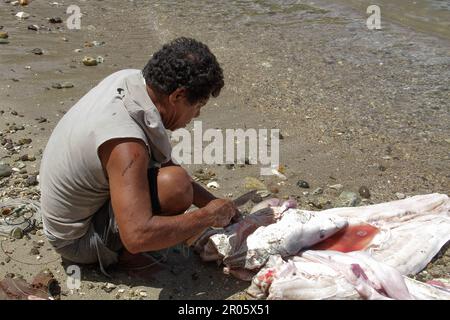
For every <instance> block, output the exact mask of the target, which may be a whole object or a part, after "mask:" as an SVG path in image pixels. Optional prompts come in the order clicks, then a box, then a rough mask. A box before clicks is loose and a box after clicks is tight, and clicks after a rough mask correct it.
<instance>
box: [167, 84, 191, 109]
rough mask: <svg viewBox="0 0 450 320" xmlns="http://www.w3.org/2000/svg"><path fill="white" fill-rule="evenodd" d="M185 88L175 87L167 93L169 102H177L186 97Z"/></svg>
mask: <svg viewBox="0 0 450 320" xmlns="http://www.w3.org/2000/svg"><path fill="white" fill-rule="evenodd" d="M186 93H187V90H186V88H177V89H175V91H173V92H172V93H171V94H170V95H169V102H170V103H171V104H174V105H175V104H177V103H179V102H180V101H183V100H184V99H185V98H186Z"/></svg>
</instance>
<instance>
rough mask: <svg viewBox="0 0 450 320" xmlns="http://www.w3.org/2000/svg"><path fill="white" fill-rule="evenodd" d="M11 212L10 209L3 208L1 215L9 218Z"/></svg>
mask: <svg viewBox="0 0 450 320" xmlns="http://www.w3.org/2000/svg"><path fill="white" fill-rule="evenodd" d="M11 211H12V210H11V208H8V207H6V208H2V210H1V215H2V216H3V217H6V216H9V215H10V214H11Z"/></svg>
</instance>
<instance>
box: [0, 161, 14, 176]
mask: <svg viewBox="0 0 450 320" xmlns="http://www.w3.org/2000/svg"><path fill="white" fill-rule="evenodd" d="M12 173H13V170H12V169H11V167H10V166H8V165H6V164H0V178H4V177H9V176H10V175H11V174H12Z"/></svg>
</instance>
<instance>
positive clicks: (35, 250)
mask: <svg viewBox="0 0 450 320" xmlns="http://www.w3.org/2000/svg"><path fill="white" fill-rule="evenodd" d="M30 254H31V255H32V256H37V255H39V254H40V252H39V249H38V248H31V250H30Z"/></svg>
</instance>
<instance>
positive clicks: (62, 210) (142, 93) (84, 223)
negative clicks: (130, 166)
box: [39, 69, 171, 240]
mask: <svg viewBox="0 0 450 320" xmlns="http://www.w3.org/2000/svg"><path fill="white" fill-rule="evenodd" d="M115 138H137V139H141V140H142V141H143V142H144V143H145V144H146V145H147V149H148V151H149V154H150V156H151V163H149V166H151V165H158V164H159V163H164V162H166V161H168V160H169V159H170V153H171V146H170V140H169V137H168V135H167V133H166V130H165V128H164V125H163V124H162V120H161V117H160V115H159V112H158V110H157V109H156V107H155V105H154V104H153V103H152V101H151V99H150V97H149V96H148V93H147V91H146V85H145V80H144V78H143V76H142V74H141V71H140V70H134V69H129V70H122V71H119V72H116V73H114V74H112V75H110V76H109V77H107V78H105V79H104V80H103V81H101V82H100V83H99V84H98V85H97V86H96V87H95V88H93V89H92V90H90V91H89V92H88V93H87V94H86V95H85V96H84V97H82V98H81V100H80V101H78V102H77V104H75V105H74V106H73V107H72V108H71V109H70V110H69V111H68V112H67V113H66V114H65V115H64V117H63V118H62V119H61V120H60V121H59V123H58V124H57V126H56V127H55V129H54V130H53V132H52V135H51V136H50V139H49V141H48V144H47V146H46V148H45V151H44V154H43V158H42V162H41V168H40V175H39V178H40V188H41V207H42V219H43V224H44V229H45V231H46V232H47V233H50V234H51V235H52V236H54V237H57V238H59V239H63V240H73V239H78V238H80V237H82V236H83V235H84V234H85V233H86V232H87V230H88V228H89V224H90V221H91V219H92V217H93V215H94V213H95V212H96V211H97V210H98V209H99V208H100V207H101V206H103V205H104V204H105V203H106V202H107V201H108V200H109V197H110V192H109V184H108V180H107V178H106V176H105V174H104V172H103V168H102V165H101V162H100V159H99V157H98V153H97V150H98V148H99V147H100V146H101V145H102V144H103V143H104V142H106V141H108V140H111V139H115Z"/></svg>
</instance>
